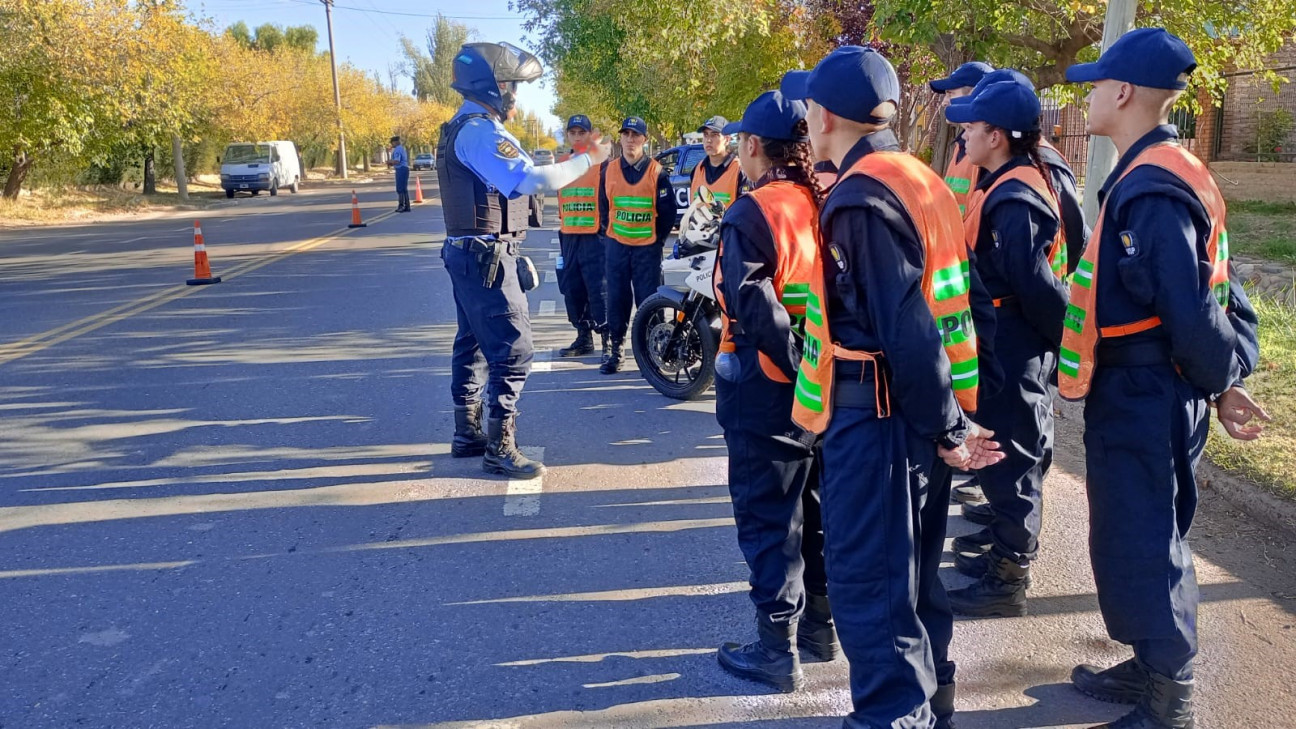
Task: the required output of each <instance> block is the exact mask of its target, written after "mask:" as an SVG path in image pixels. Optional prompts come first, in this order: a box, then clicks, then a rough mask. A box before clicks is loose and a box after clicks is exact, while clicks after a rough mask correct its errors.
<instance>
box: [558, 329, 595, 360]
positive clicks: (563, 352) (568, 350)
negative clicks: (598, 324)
mask: <svg viewBox="0 0 1296 729" xmlns="http://www.w3.org/2000/svg"><path fill="white" fill-rule="evenodd" d="M587 354H594V333H593V332H591V331H590V330H588V329H586V328H584V327H581V328H580V329H579V330H578V331H577V333H576V341H574V342H572V343H571V346H570V347H564V348H563V349H560V350H558V356H559V357H584V356H585V355H587Z"/></svg>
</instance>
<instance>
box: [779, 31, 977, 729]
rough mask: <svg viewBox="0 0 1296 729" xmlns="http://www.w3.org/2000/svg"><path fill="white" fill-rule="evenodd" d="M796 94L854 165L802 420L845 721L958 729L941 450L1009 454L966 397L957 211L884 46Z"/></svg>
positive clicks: (817, 145) (836, 219) (969, 330)
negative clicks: (897, 121)
mask: <svg viewBox="0 0 1296 729" xmlns="http://www.w3.org/2000/svg"><path fill="white" fill-rule="evenodd" d="M782 88H783V91H784V93H785V94H786V95H788V96H790V97H792V98H805V99H808V100H809V103H808V109H807V122H808V124H809V132H810V137H811V140H812V143H813V145H814V150H815V154H816V155H817V156H818V157H820V158H823V159H830V160H832V161H833V163H834V164H835V165H836V167H837V169H838V170H840V171H841V173H840V176H839V177H838V180H837V183H836V184H835V185H834V186H833V188H832V191H831V192H830V193H829V194H828V197H827V199H826V200H825V202H824V207H823V210H822V212H821V213H820V226H821V234H822V240H823V241H824V249H825V252H824V254H823V255H821V256H820V257H819V258H817V259H816V269H817V270H816V271H815V274H814V275H813V276H812V277H811V281H810V294H809V297H808V299H807V303H806V320H805V326H806V336H805V344H804V346H803V355H802V361H801V366H800V371H799V372H798V376H797V383H796V390H795V401H794V404H793V419H794V420H795V421H796V422H797V423H798V424H799V425H801V426H802V427H804V428H805V429H807V430H809V431H811V432H815V433H822V434H823V465H822V478H821V488H822V491H823V494H822V495H823V521H824V539H825V550H824V551H825V556H826V558H827V573H828V593H829V597H830V598H831V599H832V608H833V618H834V621H835V623H836V626H837V631H838V635H839V638H840V641H841V645H842V650H843V652H844V653H845V654H846V657H847V658H848V659H849V661H850V664H851V665H850V684H851V700H852V704H853V711H852V712H851V714H850V715H849V716H848V717H847V718H846V720H845V723H844V726H845V727H892V728H894V729H929V728H930V727H931V726H932V724H933V721H936V725H937V726H939V727H950V726H952V717H953V713H954V701H953V685H952V684H947V685H942V686H940V687H938V685H937V676H936V674H935V668H934V665H933V664H934V658H933V655H932V647H931V645H930V644H929V642H928V636H927V632H926V630H925V629H924V627H923V624H922V622H921V619H920V617H919V615H918V609H917V604H916V603H917V598H916V595H917V594H918V592H919V585H918V575H919V573H920V572H921V571H922V569H923V565H922V564H921V563H920V562H921V558H920V556H919V553H918V550H917V546H916V542H917V541H921V540H922V538H923V534H922V528H923V525H922V522H921V520H920V510H921V508H922V504H923V501H924V497H925V488H924V486H925V482H926V474H927V473H930V471H931V469H932V467H933V465H934V462H935V461H936V459H937V457H938V456H939V457H940V458H941V459H943V460H944V461H945V462H946V463H947V464H949V465H950V466H953V467H969V468H980V467H982V466H985V465H988V464H989V463H992V462H995V461H997V460H998V459H999V458H1001V457H1002V454H999V453H997V452H996V451H995V450H994V449H995V448H996V447H997V444H995V443H993V442H992V441H989V440H988V437H989V436H990V435H991V434H990V433H989V432H988V431H985V430H983V429H981V428H979V427H978V426H976V425H975V424H974V423H972V422H971V421H969V420H968V419H967V417H966V416H965V415H964V412H963V409H962V407H960V401H962V402H963V403H964V404H965V405H964V406H965V407H967V408H968V409H971V408H972V407H975V393H976V388H977V349H976V334H975V328H974V326H973V324H972V314H971V310H970V305H969V302H968V281H969V278H968V272H969V268H968V262H967V245H966V244H965V243H964V242H963V236H962V231H961V228H960V219H959V213H958V205H957V203H956V202H955V201H954V197H953V195H952V193H951V192H950V191H949V188H948V187H946V186H945V184H944V183H943V182H942V181H941V179H940V177H938V176H937V175H936V174H935V173H933V172H932V171H931V169H930V168H929V167H927V166H926V165H924V164H923V163H922V162H920V161H919V160H917V159H916V158H914V157H913V156H911V155H908V154H904V153H902V152H900V151H899V144H898V142H897V140H896V137H895V134H894V133H893V132H891V130H890V129H889V124H890V120H891V119H892V118H893V117H894V115H895V111H896V107H897V103H898V99H899V96H900V83H899V80H898V79H897V78H896V74H895V70H894V69H893V68H892V67H891V64H890V63H889V62H887V60H886V59H885V58H883V57H882V55H881V54H879V53H877V52H876V51H873V50H871V49H866V48H861V47H859V46H845V47H842V48H838V49H837V50H835V51H833V52H832V53H830V54H829V55H828V56H827V57H825V58H824V59H823V60H821V61H820V62H819V64H818V65H817V66H816V67H815V68H814V70H813V71H808V72H792V73H790V74H788V75H787V76H786V77H785V78H784V80H783V86H782ZM933 317H934V318H933ZM956 393H957V395H956Z"/></svg>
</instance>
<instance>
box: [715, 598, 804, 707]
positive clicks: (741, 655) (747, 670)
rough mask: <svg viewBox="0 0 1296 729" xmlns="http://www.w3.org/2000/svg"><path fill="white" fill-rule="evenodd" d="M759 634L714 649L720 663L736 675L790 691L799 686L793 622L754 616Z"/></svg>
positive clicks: (798, 664)
mask: <svg viewBox="0 0 1296 729" xmlns="http://www.w3.org/2000/svg"><path fill="white" fill-rule="evenodd" d="M756 633H757V635H758V636H759V637H758V638H757V640H755V641H754V642H751V643H748V644H747V645H739V644H738V643H725V644H724V645H722V646H720V651H719V652H718V653H716V659H717V660H719V661H720V667H721V668H723V669H724V670H726V671H728V672H729V673H732V674H733V675H735V676H737V677H739V678H745V679H748V680H750V681H756V682H759V683H763V684H765V685H767V686H773V687H774V688H776V689H778V690H779V691H782V692H783V693H785V694H787V693H792V692H793V691H796V690H797V689H798V688H801V680H802V674H801V662H800V661H798V660H797V654H796V651H794V650H792V640H793V639H794V637H795V635H796V625H794V624H792V623H777V624H776V623H772V622H770V620H769V618H766V617H765V616H764V615H758V616H757V617H756Z"/></svg>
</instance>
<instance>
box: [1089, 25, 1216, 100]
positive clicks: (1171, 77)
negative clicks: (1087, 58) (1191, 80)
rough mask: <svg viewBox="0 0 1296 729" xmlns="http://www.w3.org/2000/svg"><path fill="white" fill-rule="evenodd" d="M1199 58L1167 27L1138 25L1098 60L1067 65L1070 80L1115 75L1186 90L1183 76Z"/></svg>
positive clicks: (1156, 86)
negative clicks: (1143, 26)
mask: <svg viewBox="0 0 1296 729" xmlns="http://www.w3.org/2000/svg"><path fill="white" fill-rule="evenodd" d="M1195 68H1197V59H1196V58H1194V57H1193V53H1192V51H1191V50H1189V48H1188V45H1187V44H1186V43H1184V42H1183V41H1182V40H1180V39H1179V37H1178V36H1175V35H1171V34H1170V33H1169V32H1168V31H1166V29H1165V28H1138V29H1137V30H1131V31H1130V32H1128V33H1126V34H1125V35H1123V36H1121V37H1120V38H1119V39H1118V40H1117V41H1116V42H1115V43H1113V44H1111V48H1108V49H1107V52H1106V53H1104V54H1102V58H1099V59H1098V60H1097V61H1095V62H1094V63H1078V64H1076V65H1074V66H1072V67H1071V68H1068V69H1067V72H1066V78H1067V81H1070V82H1072V83H1080V84H1082V83H1092V82H1094V81H1103V80H1105V79H1111V80H1113V81H1124V82H1126V83H1131V84H1134V85H1135V86H1146V87H1148V88H1152V89H1172V90H1177V91H1182V90H1183V89H1186V88H1188V83H1187V82H1186V81H1181V80H1180V79H1179V77H1180V76H1182V75H1184V74H1189V73H1192V72H1193V69H1195Z"/></svg>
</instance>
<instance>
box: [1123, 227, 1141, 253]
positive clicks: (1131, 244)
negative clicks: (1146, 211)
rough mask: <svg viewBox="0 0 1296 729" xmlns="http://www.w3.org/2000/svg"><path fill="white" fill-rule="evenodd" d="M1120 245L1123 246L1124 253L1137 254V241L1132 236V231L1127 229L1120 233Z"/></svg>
mask: <svg viewBox="0 0 1296 729" xmlns="http://www.w3.org/2000/svg"><path fill="white" fill-rule="evenodd" d="M1120 242H1121V245H1122V246H1124V247H1125V255H1127V256H1137V255H1138V241H1137V240H1136V239H1135V238H1134V231H1132V230H1127V231H1124V232H1122V233H1121V234H1120Z"/></svg>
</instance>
